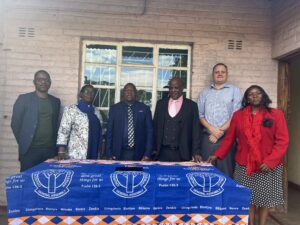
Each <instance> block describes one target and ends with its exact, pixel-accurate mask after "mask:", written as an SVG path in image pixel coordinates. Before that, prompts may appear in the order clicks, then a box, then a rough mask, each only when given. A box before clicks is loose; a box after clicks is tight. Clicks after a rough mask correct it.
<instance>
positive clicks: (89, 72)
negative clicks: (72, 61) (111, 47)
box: [84, 64, 116, 86]
mask: <svg viewBox="0 0 300 225" xmlns="http://www.w3.org/2000/svg"><path fill="white" fill-rule="evenodd" d="M84 83H85V84H96V85H106V86H115V83H116V68H115V67H111V66H93V65H87V64H86V65H85V70H84Z"/></svg>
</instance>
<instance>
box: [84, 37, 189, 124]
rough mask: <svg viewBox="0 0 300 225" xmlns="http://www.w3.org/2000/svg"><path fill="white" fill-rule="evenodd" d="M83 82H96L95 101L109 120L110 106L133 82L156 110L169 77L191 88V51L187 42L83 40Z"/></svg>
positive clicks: (186, 94) (145, 100)
mask: <svg viewBox="0 0 300 225" xmlns="http://www.w3.org/2000/svg"><path fill="white" fill-rule="evenodd" d="M82 52H83V57H82V59H83V60H82V68H83V70H82V82H81V83H82V85H84V84H92V85H93V86H94V87H95V88H96V90H97V92H96V95H95V99H94V105H95V106H97V107H99V108H100V110H101V113H102V116H103V119H104V121H107V115H108V110H109V106H110V105H112V104H114V103H117V102H119V101H120V99H121V90H122V88H123V87H124V85H125V84H126V83H128V82H131V83H133V84H135V85H136V87H137V90H138V96H137V98H138V100H139V101H141V102H144V103H145V104H147V105H148V106H150V107H151V110H152V112H154V110H155V104H156V101H157V100H159V99H161V98H163V97H165V96H167V95H168V81H169V80H170V79H171V78H172V77H174V76H176V77H181V78H182V79H183V80H184V82H185V87H184V92H185V93H184V94H185V96H187V97H189V92H190V58H191V56H190V54H191V48H190V46H187V45H162V44H145V43H132V42H94V41H93V42H91V41H84V42H83V51H82Z"/></svg>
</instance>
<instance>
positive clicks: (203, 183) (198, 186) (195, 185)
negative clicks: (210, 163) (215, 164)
mask: <svg viewBox="0 0 300 225" xmlns="http://www.w3.org/2000/svg"><path fill="white" fill-rule="evenodd" d="M186 176H187V178H188V181H189V183H190V185H191V186H192V187H191V189H190V191H191V192H192V193H193V194H195V195H198V196H200V197H213V196H216V195H219V194H221V193H222V192H223V191H224V189H223V185H224V183H225V181H226V178H225V177H224V176H222V175H219V174H216V173H199V172H198V173H197V172H195V173H188V174H186Z"/></svg>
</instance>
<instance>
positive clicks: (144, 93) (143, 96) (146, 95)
mask: <svg viewBox="0 0 300 225" xmlns="http://www.w3.org/2000/svg"><path fill="white" fill-rule="evenodd" d="M137 99H138V100H139V101H140V102H143V103H144V104H146V105H147V106H149V107H150V108H151V106H152V102H151V101H152V91H149V90H138V93H137Z"/></svg>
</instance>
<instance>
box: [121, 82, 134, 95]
mask: <svg viewBox="0 0 300 225" xmlns="http://www.w3.org/2000/svg"><path fill="white" fill-rule="evenodd" d="M128 86H131V87H133V89H134V92H135V93H137V89H136V86H135V85H134V84H133V83H127V84H125V86H124V88H123V92H124V91H125V89H126V88H127V87H128Z"/></svg>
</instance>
